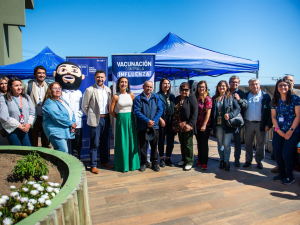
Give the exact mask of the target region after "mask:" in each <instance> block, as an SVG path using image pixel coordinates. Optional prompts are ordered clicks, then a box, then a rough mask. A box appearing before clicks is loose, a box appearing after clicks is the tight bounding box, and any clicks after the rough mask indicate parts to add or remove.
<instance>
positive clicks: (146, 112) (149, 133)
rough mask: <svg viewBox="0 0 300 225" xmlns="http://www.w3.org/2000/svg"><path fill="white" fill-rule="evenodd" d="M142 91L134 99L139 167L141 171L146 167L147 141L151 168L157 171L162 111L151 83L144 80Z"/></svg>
mask: <svg viewBox="0 0 300 225" xmlns="http://www.w3.org/2000/svg"><path fill="white" fill-rule="evenodd" d="M143 89H144V91H143V92H142V93H141V94H140V95H138V96H137V97H136V98H135V100H134V113H135V116H136V118H137V130H138V139H139V144H140V157H141V167H140V169H139V170H140V171H141V172H143V171H145V169H146V168H147V165H148V162H147V141H148V140H149V142H150V146H151V158H150V161H151V162H152V168H153V170H154V171H156V172H158V171H159V170H160V168H159V166H158V152H157V141H158V136H159V125H158V122H159V118H160V117H161V115H162V113H163V107H162V103H161V101H160V99H159V97H158V96H157V95H156V94H153V93H152V90H153V83H152V82H151V81H146V82H145V83H144V85H143Z"/></svg>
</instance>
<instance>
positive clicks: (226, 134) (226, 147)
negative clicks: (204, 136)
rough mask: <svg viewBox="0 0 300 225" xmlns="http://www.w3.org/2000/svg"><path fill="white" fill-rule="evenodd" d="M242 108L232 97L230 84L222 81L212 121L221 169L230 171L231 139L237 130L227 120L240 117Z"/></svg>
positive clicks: (214, 99) (217, 88) (216, 97)
mask: <svg viewBox="0 0 300 225" xmlns="http://www.w3.org/2000/svg"><path fill="white" fill-rule="evenodd" d="M240 111H241V108H240V106H239V104H238V102H237V101H236V100H235V98H234V97H233V96H232V94H231V92H230V89H229V86H228V83H227V82H226V81H225V80H221V81H220V82H219V83H218V85H217V87H216V94H215V96H214V97H213V107H212V120H213V131H214V134H215V135H216V136H217V142H218V151H219V155H220V159H221V161H220V165H219V168H220V169H225V170H226V171H230V163H229V159H230V152H231V138H232V135H233V132H235V130H236V129H237V128H233V127H229V126H228V125H227V124H228V123H226V121H227V120H229V119H232V118H234V117H236V116H238V115H239V113H240Z"/></svg>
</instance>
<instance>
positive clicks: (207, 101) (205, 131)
mask: <svg viewBox="0 0 300 225" xmlns="http://www.w3.org/2000/svg"><path fill="white" fill-rule="evenodd" d="M195 96H196V98H197V102H198V117H197V134H196V139H197V147H198V162H197V164H196V166H201V169H203V170H206V169H207V161H208V139H209V134H210V131H211V118H210V114H211V108H212V99H211V97H210V96H209V91H208V88H207V83H206V81H205V80H201V81H200V82H199V83H198V84H197V88H196V92H195Z"/></svg>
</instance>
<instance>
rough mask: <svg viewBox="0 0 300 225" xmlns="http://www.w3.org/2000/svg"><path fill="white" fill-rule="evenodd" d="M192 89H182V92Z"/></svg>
mask: <svg viewBox="0 0 300 225" xmlns="http://www.w3.org/2000/svg"><path fill="white" fill-rule="evenodd" d="M189 90H190V89H180V91H182V92H188V91H189Z"/></svg>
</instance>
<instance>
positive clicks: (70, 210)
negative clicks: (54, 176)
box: [0, 146, 92, 225]
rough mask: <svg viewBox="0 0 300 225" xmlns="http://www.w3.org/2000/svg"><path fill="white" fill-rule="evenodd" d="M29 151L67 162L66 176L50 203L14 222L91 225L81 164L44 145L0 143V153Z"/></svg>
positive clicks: (83, 171)
mask: <svg viewBox="0 0 300 225" xmlns="http://www.w3.org/2000/svg"><path fill="white" fill-rule="evenodd" d="M32 151H37V152H38V153H39V154H40V155H41V156H42V157H44V156H46V155H48V156H51V157H56V158H57V159H58V160H61V161H62V162H63V163H65V164H66V165H67V167H68V170H69V176H68V179H67V181H66V182H65V184H64V186H63V187H62V189H61V191H60V192H59V193H58V194H57V195H56V196H55V197H54V198H53V199H52V204H51V205H50V206H48V207H45V208H41V209H40V210H38V211H37V212H35V213H33V214H32V215H30V216H28V217H27V218H25V219H23V220H22V221H20V222H19V223H18V225H33V224H36V225H38V224H39V225H62V224H64V225H91V224H92V221H91V215H90V208H89V195H88V187H87V179H86V174H85V167H84V165H83V164H82V163H81V162H80V161H79V160H78V159H76V158H75V157H73V156H71V155H69V154H66V153H63V152H60V151H56V150H52V149H48V148H41V147H23V146H0V153H13V154H21V155H26V154H28V153H30V152H32ZM50 181H51V178H50Z"/></svg>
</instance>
